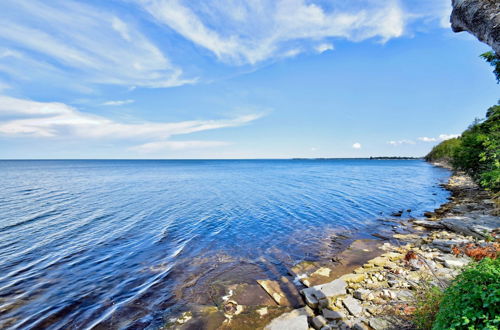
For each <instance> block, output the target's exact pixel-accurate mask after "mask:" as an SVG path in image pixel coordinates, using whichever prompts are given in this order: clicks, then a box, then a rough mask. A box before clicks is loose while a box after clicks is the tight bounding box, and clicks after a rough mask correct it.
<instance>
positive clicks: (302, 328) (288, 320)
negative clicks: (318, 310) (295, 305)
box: [264, 307, 312, 330]
mask: <svg viewBox="0 0 500 330" xmlns="http://www.w3.org/2000/svg"><path fill="white" fill-rule="evenodd" d="M311 312H312V311H311V310H310V309H308V308H307V307H304V308H299V309H294V310H293V311H291V312H288V313H285V314H283V315H281V316H279V317H277V318H275V319H274V320H272V321H271V323H269V324H268V325H267V326H266V327H265V328H264V329H266V330H283V329H287V330H308V329H309V323H308V322H307V317H308V316H310V315H311Z"/></svg>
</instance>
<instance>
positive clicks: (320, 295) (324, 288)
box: [302, 279, 347, 301]
mask: <svg viewBox="0 0 500 330" xmlns="http://www.w3.org/2000/svg"><path fill="white" fill-rule="evenodd" d="M346 287H347V283H346V282H345V281H344V280H341V279H337V280H334V281H332V282H330V283H326V284H321V285H316V286H313V287H311V288H307V289H304V290H302V294H303V295H304V296H305V297H306V300H308V296H309V297H312V298H316V299H317V300H318V301H319V300H322V299H325V298H328V297H335V296H339V295H343V294H346ZM312 298H309V299H311V300H313V299H312Z"/></svg>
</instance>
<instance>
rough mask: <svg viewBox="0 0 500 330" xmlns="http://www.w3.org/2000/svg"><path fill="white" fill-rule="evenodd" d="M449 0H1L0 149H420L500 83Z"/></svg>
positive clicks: (188, 152)
mask: <svg viewBox="0 0 500 330" xmlns="http://www.w3.org/2000/svg"><path fill="white" fill-rule="evenodd" d="M450 2H451V1H450V0H418V1H416V0H384V1H380V0H274V1H272V0H246V1H243V0H241V1H240V0H207V1H202V2H200V1H194V2H193V1H187V0H108V1H102V0H86V1H74V0H51V1H37V0H2V1H1V2H0V158H2V159H64V158H71V159H75V158H77V159H89V158H90V159H99V158H104V159H119V158H125V159H179V158H293V157H313V158H314V157H369V156H423V155H425V154H426V153H427V152H428V151H430V149H431V148H432V146H434V145H436V144H437V143H439V142H440V141H442V140H445V139H448V138H450V137H454V136H456V135H457V134H460V133H461V132H462V131H463V130H464V129H465V128H467V126H468V125H469V124H470V123H471V122H472V121H473V120H474V118H482V117H483V116H484V114H485V113H486V109H487V108H488V107H489V106H491V105H493V104H496V103H497V101H498V99H499V98H500V87H499V85H497V84H496V83H495V78H494V76H493V74H492V72H491V71H492V68H491V67H489V66H488V64H486V63H485V62H484V61H483V60H482V59H481V58H480V57H479V55H480V54H481V53H483V52H485V51H488V50H490V49H489V47H488V46H487V45H485V44H482V43H480V42H479V41H478V40H477V39H475V38H474V37H473V36H471V35H469V34H467V33H460V34H455V33H453V32H452V31H451V29H450V25H449V15H450V12H451V7H450Z"/></svg>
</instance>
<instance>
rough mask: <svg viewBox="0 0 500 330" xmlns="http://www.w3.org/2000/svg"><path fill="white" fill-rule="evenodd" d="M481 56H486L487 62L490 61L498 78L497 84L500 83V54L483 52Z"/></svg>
mask: <svg viewBox="0 0 500 330" xmlns="http://www.w3.org/2000/svg"><path fill="white" fill-rule="evenodd" d="M481 57H482V58H484V59H485V60H486V62H488V63H490V65H491V66H492V67H493V68H494V69H493V74H494V75H495V77H496V78H497V84H498V83H500V56H498V55H497V54H496V53H494V52H486V53H484V54H481Z"/></svg>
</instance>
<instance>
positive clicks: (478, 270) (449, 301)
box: [432, 258, 500, 330]
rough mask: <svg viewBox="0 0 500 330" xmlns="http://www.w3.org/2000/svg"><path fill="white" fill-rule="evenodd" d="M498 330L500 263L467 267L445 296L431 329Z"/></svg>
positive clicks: (483, 263)
mask: <svg viewBox="0 0 500 330" xmlns="http://www.w3.org/2000/svg"><path fill="white" fill-rule="evenodd" d="M499 327H500V260H499V259H496V260H492V259H489V258H486V259H483V260H482V261H480V262H479V263H474V264H472V265H471V266H469V267H467V268H466V269H465V270H464V271H463V272H462V273H461V274H460V275H458V276H457V278H456V279H455V280H454V281H453V282H452V284H451V285H450V286H449V287H448V288H447V289H446V291H445V292H444V296H443V300H442V302H441V304H440V305H439V311H438V313H437V316H436V321H435V322H434V324H433V326H432V329H435V330H442V329H471V330H473V329H498V328H499Z"/></svg>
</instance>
